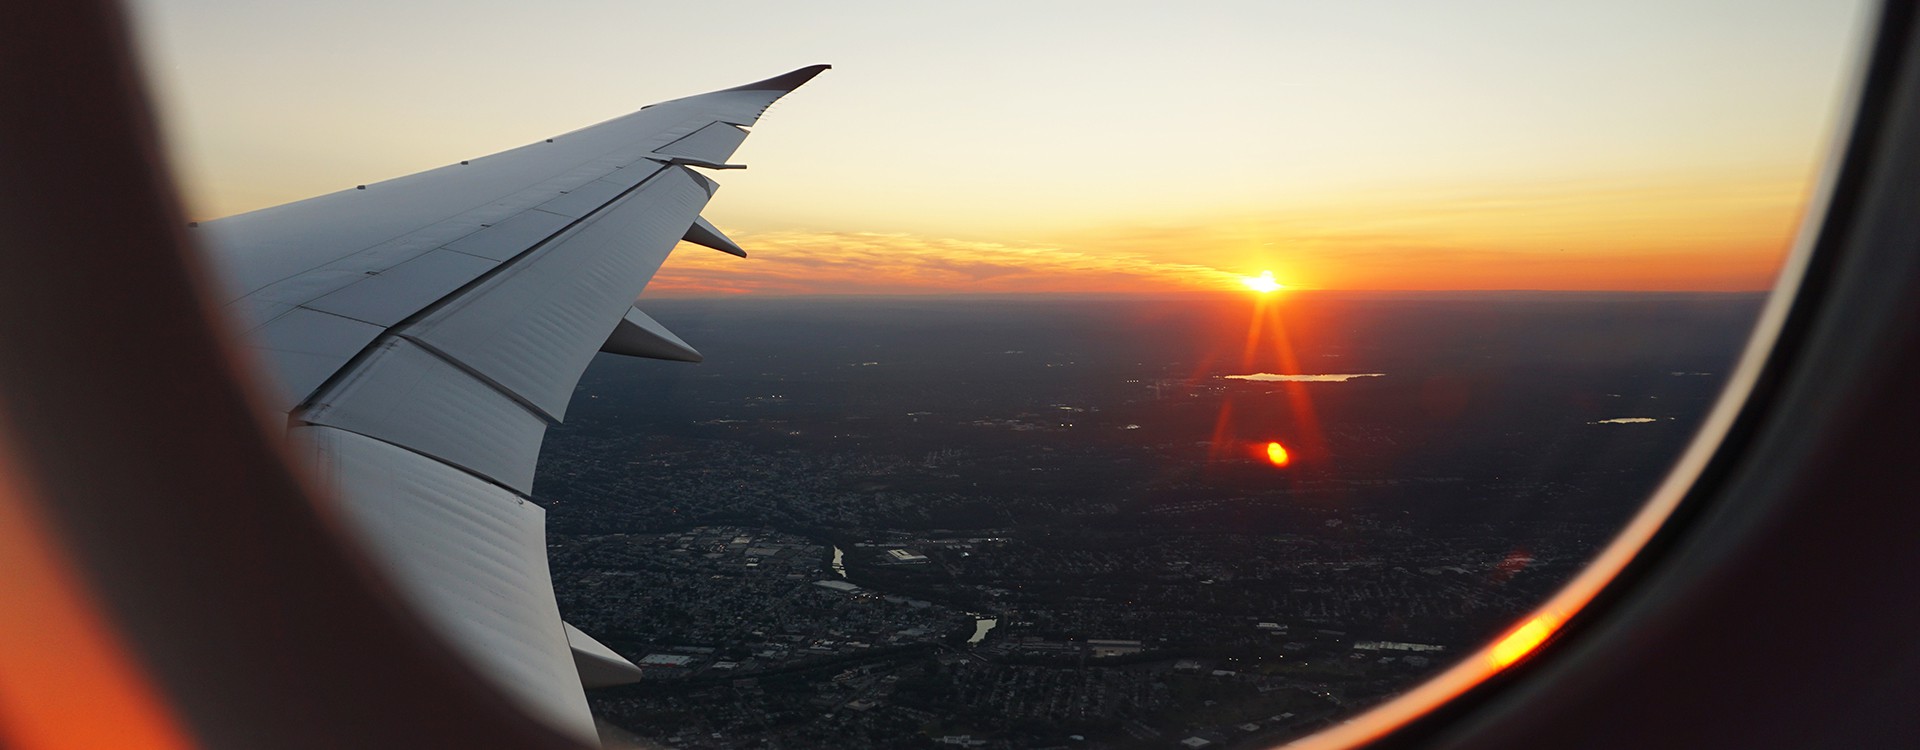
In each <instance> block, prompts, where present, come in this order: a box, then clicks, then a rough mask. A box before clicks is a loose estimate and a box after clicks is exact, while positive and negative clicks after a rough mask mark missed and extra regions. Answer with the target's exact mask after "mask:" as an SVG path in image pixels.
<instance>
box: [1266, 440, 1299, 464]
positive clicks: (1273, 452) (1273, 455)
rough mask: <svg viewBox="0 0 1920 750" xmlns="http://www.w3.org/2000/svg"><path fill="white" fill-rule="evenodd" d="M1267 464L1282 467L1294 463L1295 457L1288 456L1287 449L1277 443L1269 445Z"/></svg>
mask: <svg viewBox="0 0 1920 750" xmlns="http://www.w3.org/2000/svg"><path fill="white" fill-rule="evenodd" d="M1267 463H1270V464H1273V465H1274V467H1276V468H1278V467H1282V466H1286V465H1287V464H1290V463H1293V457H1292V456H1289V455H1287V447H1286V446H1284V445H1281V444H1279V443H1277V442H1272V443H1267Z"/></svg>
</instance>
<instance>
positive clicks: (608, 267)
mask: <svg viewBox="0 0 1920 750" xmlns="http://www.w3.org/2000/svg"><path fill="white" fill-rule="evenodd" d="M689 177H690V175H688V174H687V171H686V169H685V168H674V169H668V170H664V171H662V172H661V173H660V174H658V175H656V176H655V177H654V178H653V179H651V180H649V181H647V182H646V183H645V184H642V185H641V186H640V187H638V188H637V189H635V190H634V191H633V192H632V193H629V194H627V196H626V197H624V198H622V199H620V200H619V201H618V202H616V203H615V204H614V205H613V206H610V207H608V208H607V209H606V210H605V211H603V212H601V213H599V214H596V215H595V216H594V217H593V218H592V219H590V220H589V221H586V222H583V223H581V224H580V225H577V226H575V227H574V228H573V229H571V230H569V232H568V233H567V234H564V235H562V236H561V237H560V238H558V239H556V240H554V241H552V242H549V243H547V244H546V245H544V246H542V247H541V248H540V249H538V250H536V251H534V252H533V253H531V254H529V255H528V256H527V257H525V258H522V259H520V260H518V261H516V262H514V263H513V264H511V265H510V266H507V267H503V268H502V269H501V270H500V272H499V273H497V274H495V275H494V276H493V277H491V278H489V279H488V280H487V281H485V282H483V283H482V284H481V285H479V286H478V287H476V288H474V289H472V290H469V291H467V292H466V293H464V294H462V295H461V296H460V297H459V298H458V299H455V300H451V301H449V302H448V303H447V304H445V305H443V306H441V307H440V308H438V309H436V310H434V311H433V312H432V313H430V314H428V315H427V316H426V317H425V318H423V319H421V320H420V321H419V322H418V323H415V324H410V325H408V326H405V327H404V328H403V329H402V332H403V334H404V335H406V336H408V337H410V338H414V339H416V340H419V341H421V342H422V343H425V344H427V345H428V346H431V347H432V348H433V349H434V350H435V351H438V352H442V353H444V354H446V355H447V356H448V357H450V358H452V359H454V360H455V361H458V362H460V363H461V364H462V365H464V366H465V367H467V368H469V369H471V370H473V371H474V372H476V373H478V374H480V375H481V376H482V377H484V378H486V379H487V380H488V381H490V382H492V383H494V384H496V385H498V386H499V387H501V388H502V389H505V390H506V391H508V392H509V393H512V394H513V395H515V396H516V397H517V398H519V399H520V400H522V401H525V402H527V403H529V404H532V405H534V406H535V407H536V408H538V409H539V410H540V412H541V413H542V414H544V415H546V416H547V418H549V419H551V420H553V421H559V420H560V419H561V418H562V417H564V416H565V414H566V409H567V402H568V401H570V400H572V398H573V387H574V385H575V383H576V382H577V381H578V380H579V379H580V374H581V373H582V372H584V371H585V370H586V368H587V363H588V362H590V361H591V360H592V359H593V355H594V353H595V352H597V351H599V350H600V346H601V344H603V343H604V342H605V341H606V340H607V336H608V335H609V334H610V333H612V332H613V329H614V326H615V325H616V324H617V323H619V322H620V319H621V317H622V315H624V314H625V312H626V310H627V309H628V308H629V307H631V306H632V304H633V298H634V297H636V296H638V295H639V293H640V290H641V288H642V287H644V286H646V283H647V281H648V280H649V279H651V278H653V274H654V272H655V271H658V270H659V268H660V264H661V263H662V262H663V261H665V260H666V257H667V253H668V252H669V251H671V250H672V249H673V246H674V244H675V243H676V242H678V241H679V239H680V237H681V235H683V234H685V233H686V229H687V222H689V221H691V220H692V217H694V216H698V215H699V212H700V209H701V207H703V206H705V205H706V201H707V193H706V191H705V190H704V189H703V188H702V187H701V186H700V185H699V184H698V183H697V182H696V181H695V180H693V179H690V178H689Z"/></svg>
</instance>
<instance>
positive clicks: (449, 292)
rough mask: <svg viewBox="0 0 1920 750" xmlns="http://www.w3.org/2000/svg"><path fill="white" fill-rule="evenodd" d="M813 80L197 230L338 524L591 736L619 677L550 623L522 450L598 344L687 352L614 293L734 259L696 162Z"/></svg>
mask: <svg viewBox="0 0 1920 750" xmlns="http://www.w3.org/2000/svg"><path fill="white" fill-rule="evenodd" d="M826 68H827V66H825V65H816V66H812V67H807V68H801V69H799V70H795V71H793V72H791V73H787V74H784V75H780V76H776V77H774V78H770V79H767V80H765V81H760V82H757V83H750V84H747V85H744V86H739V87H735V88H731V89H726V90H722V91H715V92H711V93H707V94H701V95H698V96H691V97H687V98H684V99H676V100H673V101H669V102H663V103H660V104H655V105H652V106H649V107H645V108H642V109H640V110H639V111H637V112H634V113H632V114H629V115H626V116H624V117H619V118H616V119H613V120H609V121H607V122H604V123H601V124H598V125H594V126H592V127H588V128H584V129H581V130H576V131H573V132H571V133H566V134H564V135H558V136H554V137H553V138H548V139H545V140H544V141H542V142H538V143H533V144H529V145H526V146H522V147H520V148H516V149H513V150H510V151H504V152H501V153H498V154H494V155H492V156H487V157H481V158H476V159H470V160H467V161H462V162H460V163H458V164H449V165H447V166H444V167H440V168H438V169H433V170H429V171H426V172H421V173H419V174H415V175H409V176H406V177H400V178H397V179H392V180H388V181H385V182H378V183H372V184H368V185H361V186H358V187H355V188H353V189H351V190H342V191H339V192H336V193H332V194H330V195H323V196H319V197H316V198H311V199H308V200H304V201H299V202H296V203H290V204H287V205H284V206H279V207H275V208H268V209H264V210H260V211H255V212H252V213H247V214H242V215H239V216H234V217H230V218H226V219H221V220H218V221H210V222H202V223H199V224H197V225H196V226H195V228H194V229H193V230H192V231H193V232H194V233H195V235H196V238H197V239H198V240H199V241H200V243H201V244H202V246H203V247H205V248H206V249H207V251H208V252H209V254H210V255H211V256H212V257H213V259H214V261H215V265H216V267H217V269H218V272H219V273H220V275H221V277H222V278H221V280H222V282H223V284H224V285H225V287H224V291H223V293H222V296H221V301H222V302H223V304H224V305H225V307H226V309H227V311H228V312H229V313H230V316H229V317H231V318H232V319H234V320H237V321H240V325H241V327H242V328H243V329H244V331H245V335H244V336H243V339H244V343H245V345H246V346H247V348H249V349H250V350H252V351H253V352H254V353H255V354H256V355H257V358H258V360H259V361H260V362H261V363H263V364H264V365H266V366H267V368H268V369H269V370H270V372H271V374H272V376H273V379H274V380H275V381H276V383H277V385H278V392H277V394H276V397H277V401H276V402H275V408H276V409H280V410H283V411H284V412H285V413H286V414H287V425H288V435H289V437H290V441H291V444H292V445H293V449H294V451H295V453H296V455H297V456H300V457H302V458H304V459H305V461H306V463H307V464H308V466H309V468H310V469H311V473H312V475H313V476H314V477H316V478H317V479H318V480H319V481H320V482H321V483H322V484H323V485H326V486H327V487H328V488H329V489H331V490H332V494H333V496H334V497H335V498H337V499H338V500H339V501H340V509H339V510H340V512H341V514H342V515H343V516H344V517H345V519H346V520H347V522H348V523H350V524H351V525H353V526H355V527H357V528H359V529H360V530H361V531H362V532H363V533H362V536H363V537H364V538H365V540H366V542H367V544H368V546H369V548H370V549H371V551H372V553H373V554H374V555H375V556H376V557H377V558H379V559H381V560H382V561H383V562H384V563H386V564H387V567H388V569H389V570H390V571H391V572H392V574H393V576H394V578H395V580H396V584H397V585H399V586H400V587H401V588H402V589H403V590H404V591H405V592H406V593H408V594H409V595H410V597H411V598H412V600H413V601H414V602H416V603H417V604H418V607H419V609H420V611H421V613H422V615H423V616H424V617H426V618H427V619H428V620H429V621H430V622H431V623H432V624H433V625H434V626H436V627H437V628H439V629H440V630H441V631H442V632H443V633H444V634H445V635H446V636H447V637H448V639H449V640H450V641H451V642H452V643H453V644H454V645H455V647H456V648H458V649H460V650H461V651H462V652H463V653H465V654H466V655H467V656H468V657H469V658H470V660H471V661H472V662H473V663H474V664H476V665H477V666H478V667H479V668H480V669H481V671H482V672H483V673H485V674H487V675H488V676H490V677H492V678H494V679H495V680H496V681H497V682H499V683H500V685H501V687H503V688H505V689H506V690H507V691H508V692H509V693H511V694H513V695H516V696H518V697H519V698H520V699H522V701H523V703H524V704H525V705H527V706H528V707H529V708H530V709H531V710H532V711H533V712H534V713H535V714H536V715H539V716H542V717H544V718H546V719H548V720H549V721H550V722H551V723H552V724H553V725H554V726H556V727H559V728H561V729H563V730H565V731H570V732H571V733H573V734H575V735H576V736H579V737H580V738H581V739H584V740H586V741H589V742H593V741H595V732H594V728H593V722H592V718H591V716H590V715H589V714H588V710H587V703H586V698H585V696H584V694H583V692H582V687H581V685H582V680H583V675H584V679H585V680H586V681H588V682H589V683H592V684H594V685H596V686H597V685H604V684H616V683H618V682H620V681H622V680H626V681H631V679H633V676H634V675H635V674H636V673H637V669H635V668H634V667H633V666H632V665H631V664H630V663H627V662H626V661H625V660H624V659H621V658H620V657H619V656H618V655H617V654H615V653H613V652H612V651H611V650H609V649H607V648H606V647H605V646H602V645H601V644H599V643H597V642H595V641H594V640H593V639H592V638H591V637H588V636H587V635H586V634H584V633H581V632H579V631H578V630H575V629H573V628H571V627H570V626H567V625H565V624H564V623H562V622H561V620H560V615H559V610H558V607H557V605H556V604H555V601H554V594H553V588H552V583H551V580H550V578H549V576H548V571H547V554H546V531H545V512H544V511H543V510H542V509H541V508H540V507H539V506H538V505H536V504H535V503H534V502H532V501H531V498H530V493H531V492H532V490H533V475H534V463H535V460H536V459H537V458H538V456H539V452H540V442H541V439H542V438H543V436H544V435H545V431H546V428H547V425H548V424H551V423H556V422H559V421H561V420H562V419H563V418H564V417H565V416H566V411H567V402H568V400H569V399H570V398H571V397H572V394H573V389H574V386H575V384H576V383H577V382H578V381H579V379H580V375H581V373H582V372H583V371H584V370H585V369H586V367H587V364H588V363H589V361H591V360H592V358H593V356H594V354H595V353H596V352H600V351H612V352H616V353H621V354H629V355H635V356H643V357H655V358H662V359H675V360H686V361H699V359H700V355H699V353H698V352H696V351H694V350H693V348H692V347H690V346H688V345H687V344H686V342H684V341H681V340H680V339H679V338H678V337H676V336H674V335H673V334H672V333H671V332H669V331H667V330H666V329H665V328H663V327H661V326H660V324H659V323H657V322H655V321H654V320H653V319H651V318H649V317H647V315H646V314H645V313H642V312H640V311H639V310H638V309H635V308H633V307H632V303H633V300H634V298H635V297H636V296H638V295H639V293H640V291H641V288H642V287H644V286H646V284H647V282H648V280H650V279H651V278H652V277H653V274H654V273H655V272H656V271H657V270H658V269H659V268H660V264H661V263H662V262H663V261H664V260H665V259H666V256H667V253H668V252H670V251H671V250H672V249H673V248H674V247H675V245H676V244H677V243H678V242H680V241H681V240H682V239H685V240H688V241H690V242H694V243H697V244H702V245H706V246H709V247H713V248H716V249H719V250H723V251H726V252H729V253H733V254H736V255H741V256H744V255H745V252H744V251H742V250H741V249H740V247H739V246H738V245H735V244H734V243H733V242H732V241H731V240H729V239H727V238H726V237H725V236H724V235H722V234H721V233H720V232H719V230H717V229H715V228H714V227H713V225H711V224H709V223H708V222H706V221H705V220H704V219H701V218H700V211H701V209H702V208H703V207H704V206H705V205H706V203H707V201H708V199H709V198H711V197H712V196H713V193H714V190H715V188H716V187H717V184H716V183H715V182H714V181H713V180H712V179H710V178H709V177H707V176H706V175H705V174H703V173H702V172H700V171H697V170H696V169H695V168H702V169H731V168H738V165H733V164H728V163H727V159H728V158H730V157H731V156H732V155H733V152H734V150H735V149H736V148H737V147H738V146H739V145H740V143H741V141H742V140H743V139H745V138H746V136H747V130H746V127H747V126H751V125H753V124H754V123H755V122H756V121H757V120H758V118H759V116H760V115H761V114H762V113H763V112H765V110H766V108H767V107H768V106H769V105H771V104H772V103H773V102H774V101H775V100H777V99H779V98H780V97H781V96H783V95H785V94H786V93H787V92H789V91H791V90H793V89H794V88H796V87H798V86H799V85H801V84H803V83H805V82H807V81H808V80H810V79H812V78H813V77H814V76H815V75H818V74H819V73H820V71H822V70H824V69H826ZM576 664H577V665H578V666H576Z"/></svg>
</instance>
